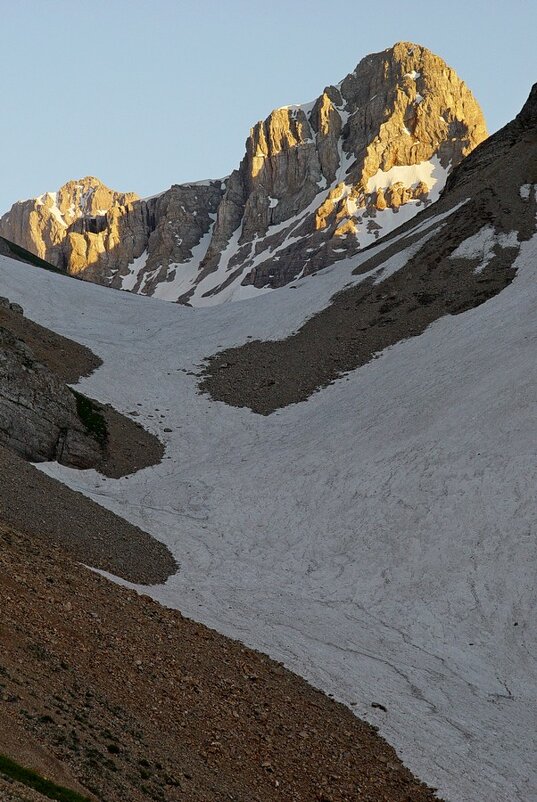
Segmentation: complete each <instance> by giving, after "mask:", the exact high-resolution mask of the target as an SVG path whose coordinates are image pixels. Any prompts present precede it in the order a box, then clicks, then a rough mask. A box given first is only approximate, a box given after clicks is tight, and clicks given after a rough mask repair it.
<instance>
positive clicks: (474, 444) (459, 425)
mask: <svg viewBox="0 0 537 802" xmlns="http://www.w3.org/2000/svg"><path fill="white" fill-rule="evenodd" d="M401 246H402V247H403V248H404V246H405V242H404V237H403V239H402V242H401ZM382 247H383V246H382V245H381V244H379V245H378V246H376V248H377V249H379V250H380V249H381V248H382ZM370 255H371V251H369V252H368V254H367V257H369V256H370ZM365 258H366V256H365V255H364V256H358V257H355V258H354V259H351V260H348V261H347V262H340V263H339V264H338V265H337V266H334V267H333V268H329V269H327V270H324V271H322V272H321V273H320V274H318V275H317V277H316V278H315V279H305V280H302V281H299V282H298V283H297V289H296V290H290V289H287V288H284V289H282V290H278V291H275V292H272V293H268V294H266V295H262V296H260V297H257V298H255V299H253V300H246V301H242V302H240V303H236V304H224V305H222V306H218V307H215V308H210V309H207V308H205V309H204V308H200V309H190V308H186V307H183V306H177V305H173V304H167V303H163V302H161V301H158V300H155V299H151V298H141V297H138V296H135V295H130V294H127V293H119V292H113V291H111V290H108V289H105V288H102V287H99V286H96V285H92V284H89V283H85V282H78V281H74V280H71V279H69V278H66V277H63V276H59V275H56V274H52V273H49V272H45V271H40V270H38V269H36V268H32V267H29V266H26V265H23V264H21V263H18V262H12V261H10V260H8V259H5V258H3V257H2V258H1V259H0V284H1V294H2V295H7V296H8V297H9V298H10V300H12V301H17V302H19V303H21V304H22V306H23V307H24V309H25V312H26V314H27V315H28V316H29V317H31V318H33V319H34V320H37V321H38V322H39V323H41V324H43V325H45V326H48V327H50V328H51V329H53V330H54V331H57V332H59V333H60V334H64V335H67V336H69V337H72V338H73V339H75V340H77V341H79V342H81V343H84V344H86V345H88V346H89V347H90V348H92V349H93V350H94V351H95V352H96V353H97V354H98V355H99V356H101V357H102V358H103V360H104V364H103V366H102V367H101V368H99V369H98V371H97V372H96V373H95V374H94V375H93V376H92V377H90V378H89V379H85V380H83V382H81V385H80V386H81V389H82V390H83V391H85V392H87V393H89V394H91V395H93V396H94V397H96V398H98V399H100V400H101V401H108V402H111V403H112V404H114V405H115V406H116V407H117V408H119V409H120V410H121V411H123V412H126V413H129V412H131V411H136V412H138V413H139V415H140V417H138V418H137V420H140V421H142V422H143V423H144V424H145V425H146V426H147V428H149V429H150V430H151V431H153V432H155V433H157V434H158V435H159V436H160V437H161V438H162V439H163V440H164V442H165V443H166V445H167V451H166V456H165V458H164V460H163V462H162V463H161V464H160V465H158V466H155V467H153V468H149V469H146V470H143V471H141V472H139V473H137V474H135V475H133V476H130V477H127V478H123V479H121V480H110V479H107V480H106V481H104V479H103V478H102V477H101V476H100V475H99V474H97V473H95V472H94V471H85V472H82V471H76V470H71V469H67V468H62V467H60V466H58V465H56V464H49V465H47V466H45V470H47V472H48V473H50V474H51V475H54V476H57V477H59V478H61V479H62V480H63V481H65V482H66V483H67V484H69V485H70V486H72V487H74V488H75V489H77V490H81V491H82V492H83V493H86V494H87V495H89V496H91V498H93V499H94V500H95V501H97V502H98V503H100V504H102V505H104V506H105V507H108V508H110V509H112V510H114V511H115V512H117V513H119V514H120V515H122V516H123V517H125V518H127V519H128V520H129V521H132V522H133V523H135V524H139V525H140V526H141V527H143V528H144V529H146V530H147V531H149V532H152V533H153V534H154V535H155V537H158V538H159V539H161V540H163V541H164V542H165V543H167V544H168V546H169V547H170V548H171V549H172V551H173V552H174V554H175V556H176V557H177V559H178V561H179V562H180V565H181V569H180V571H179V573H178V574H177V575H176V576H174V577H172V578H170V579H169V580H168V581H167V583H166V584H165V585H163V586H158V587H154V588H152V589H151V591H150V592H151V593H152V595H153V596H154V597H155V598H156V599H159V600H160V601H162V602H163V603H164V604H166V605H169V606H172V607H177V608H179V609H180V610H181V611H182V612H183V613H184V614H186V615H188V616H191V617H192V618H194V619H196V620H198V621H202V622H204V623H206V624H209V625H210V626H213V627H215V628H216V629H218V630H220V631H221V632H224V633H226V634H228V635H231V636H234V637H237V638H240V639H241V640H243V641H244V642H246V643H248V644H249V645H251V646H254V647H256V648H258V649H261V650H263V651H265V652H268V653H269V654H270V655H272V656H273V657H274V658H276V659H280V660H283V661H284V662H285V663H286V665H287V666H289V667H290V668H292V669H293V670H295V671H297V672H298V673H300V674H302V675H303V676H304V677H306V678H308V679H309V680H310V681H312V682H313V683H314V684H316V685H317V686H320V687H322V688H323V689H324V690H326V691H327V692H330V693H333V694H334V695H335V696H336V697H337V698H338V699H341V700H343V701H344V702H346V703H348V704H350V705H352V709H353V710H355V711H356V713H357V714H358V715H360V716H362V717H364V718H366V719H368V720H369V721H371V722H372V723H374V724H377V725H378V726H379V728H380V731H381V733H382V734H383V735H384V736H385V737H386V738H387V739H388V740H389V741H390V742H391V743H392V744H393V745H394V746H395V747H396V748H397V750H398V752H399V753H400V755H401V757H402V758H403V760H404V761H405V762H406V763H407V765H409V767H410V768H411V769H412V770H413V771H415V772H416V773H417V774H418V775H419V776H420V777H421V778H422V779H423V780H425V781H427V782H429V783H431V784H433V785H435V786H437V787H438V788H439V793H440V794H441V795H443V796H445V798H446V799H448V800H451V801H452V802H477V801H478V800H485V799H486V800H490V801H491V802H515V801H518V802H530V800H535V799H537V791H536V788H537V763H536V761H535V754H536V753H537V743H536V726H535V725H536V721H537V716H536V707H535V700H536V697H537V672H536V656H537V650H536V631H535V627H536V618H535V606H536V601H537V599H536V583H535V574H534V571H535V565H536V557H537V540H536V532H537V505H536V503H535V488H536V486H537V362H536V360H535V352H536V345H537V330H536V324H535V321H536V319H537V275H536V274H537V239H534V240H532V241H530V242H529V243H523V244H522V245H521V248H520V254H519V257H518V260H517V262H516V266H517V267H518V274H517V277H516V278H515V280H514V282H513V283H512V284H511V285H510V286H509V287H508V288H507V289H506V290H504V291H503V292H502V293H501V294H500V295H498V296H496V297H495V298H493V299H492V300H490V301H488V302H487V303H486V304H484V305H482V306H480V307H477V308H476V309H473V310H471V311H468V312H466V313H464V314H462V315H459V316H457V317H446V318H443V319H442V320H439V321H437V322H436V323H435V324H433V325H432V326H431V327H430V328H429V329H428V330H427V331H426V332H425V333H424V334H423V335H421V336H420V337H417V338H414V339H411V340H407V341H405V342H402V343H400V344H398V345H397V346H395V347H392V348H390V349H388V350H387V351H386V352H384V353H383V354H382V355H380V357H379V358H377V359H375V360H374V361H372V362H371V363H369V364H368V365H365V366H364V367H361V368H360V369H358V370H356V371H355V372H354V373H352V374H351V375H349V376H348V377H345V378H343V379H341V380H339V381H338V382H336V383H335V384H334V385H332V386H330V387H328V388H326V389H325V390H323V391H322V392H319V393H317V394H315V395H314V396H313V397H312V398H311V399H310V400H308V401H307V402H304V403H301V404H297V405H294V406H290V407H287V408H286V409H284V410H281V411H279V412H277V413H275V414H273V415H271V416H269V417H261V416H257V415H255V414H253V413H252V412H250V411H249V410H248V409H236V408H231V407H228V406H226V405H224V404H222V403H218V402H213V401H211V400H210V399H209V398H208V397H206V396H199V395H198V394H197V380H196V377H195V376H194V375H192V374H191V371H196V370H197V369H198V367H197V366H199V365H200V363H201V361H202V359H203V358H204V357H205V356H207V355H209V354H211V353H213V352H214V351H216V350H218V349H219V348H220V347H227V346H231V345H238V344H240V343H242V342H245V341H246V339H247V337H248V336H252V337H261V338H278V337H281V336H283V335H286V334H288V333H290V332H291V331H293V330H294V329H296V327H297V326H298V325H300V323H301V322H302V321H303V320H304V319H305V318H306V317H307V316H309V315H310V314H312V312H314V311H316V310H318V309H321V308H322V307H323V306H324V305H325V304H326V302H327V300H328V299H329V297H330V296H331V294H332V293H333V292H334V291H335V290H336V289H338V288H340V287H342V286H343V285H345V284H346V283H348V282H350V281H359V280H360V279H359V278H357V277H353V276H351V270H352V268H353V267H354V266H355V265H356V264H357V263H358V262H359V261H360V259H365ZM403 262H404V259H402V263H403ZM165 428H169V429H172V431H171V432H165V431H164V429H165ZM144 592H145V589H144ZM372 702H378V703H381V704H382V705H384V706H385V707H386V708H387V712H383V711H382V710H380V709H374V708H372V707H371V703H372Z"/></svg>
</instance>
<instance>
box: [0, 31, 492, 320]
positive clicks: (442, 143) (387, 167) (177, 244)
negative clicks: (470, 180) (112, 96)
mask: <svg viewBox="0 0 537 802" xmlns="http://www.w3.org/2000/svg"><path fill="white" fill-rule="evenodd" d="M486 135H487V132H486V127H485V123H484V120H483V116H482V113H481V110H480V108H479V106H478V104H477V102H476V100H475V99H474V97H473V95H472V93H471V92H470V90H469V89H468V88H467V86H466V85H465V84H464V82H463V81H461V80H460V79H459V78H458V76H457V75H456V73H455V72H454V71H453V70H452V69H451V68H450V67H448V66H447V64H446V63H445V62H444V61H443V60H442V59H441V58H439V57H438V56H435V55H434V54H433V53H431V52H430V51H429V50H427V49H426V48H423V47H420V46H418V45H415V44H410V43H406V42H400V43H398V44H396V45H394V46H393V47H392V48H389V49H388V50H385V51H383V52H381V53H376V54H373V55H370V56H367V57H366V58H365V59H363V60H362V61H361V62H360V63H359V64H358V66H357V67H356V69H355V70H354V72H352V73H351V74H350V75H348V76H347V77H346V78H345V79H344V80H343V81H342V82H341V83H340V84H337V85H335V86H329V87H327V88H326V89H325V90H324V91H323V93H322V94H321V95H320V97H319V98H317V99H316V100H315V101H314V102H313V103H309V104H306V105H302V106H300V105H298V106H287V107H283V108H280V109H276V110H275V111H273V112H272V113H271V114H270V115H269V116H268V117H267V119H266V120H265V121H263V122H259V123H257V124H256V125H255V126H254V127H253V128H252V130H251V132H250V136H249V137H248V140H247V142H246V152H245V156H244V158H243V160H242V162H241V164H240V166H239V168H238V169H237V170H235V171H233V172H232V173H231V175H230V176H229V177H228V178H227V179H226V180H225V181H220V180H218V181H204V182H199V183H197V184H188V185H179V186H173V187H172V188H171V189H170V190H168V191H167V192H164V193H163V194H162V195H160V196H157V197H154V198H149V199H145V200H140V199H137V197H136V196H135V195H133V194H132V193H131V194H120V193H116V192H113V191H112V190H109V189H108V188H106V187H104V185H102V184H101V183H100V182H98V181H97V180H96V179H93V178H86V179H83V180H82V181H79V182H70V183H69V184H66V185H65V187H62V189H61V190H60V191H59V192H58V193H57V194H55V195H54V194H48V195H44V196H41V197H40V198H38V199H37V200H35V201H26V202H24V203H19V204H15V206H14V207H13V208H12V209H11V211H10V212H9V213H8V214H7V215H5V216H4V217H3V218H2V219H1V220H0V235H2V236H5V237H6V238H7V239H10V240H12V241H14V242H16V243H18V244H20V245H23V247H25V248H28V249H29V250H31V251H32V252H34V253H36V254H37V255H38V256H41V257H42V258H45V259H47V260H48V261H50V262H52V263H53V264H56V265H57V266H59V267H60V268H62V269H64V270H66V271H67V272H69V273H72V274H76V275H79V276H81V277H83V278H87V279H90V280H92V281H97V282H99V283H103V284H108V285H111V286H113V287H117V288H121V289H127V290H131V291H134V292H138V293H143V294H147V295H155V296H157V297H161V298H166V299H168V300H173V301H177V300H179V301H180V302H183V303H191V304H193V305H204V304H212V303H219V302H221V301H224V300H230V299H235V298H240V297H247V296H249V295H252V294H255V292H256V290H260V289H266V288H275V287H279V286H282V285H284V284H286V283H289V282H290V281H292V280H294V279H296V278H297V277H299V276H303V275H308V274H310V273H313V272H315V271H317V270H319V269H321V268H323V267H326V266H327V265H330V264H332V263H333V262H335V261H337V260H338V259H342V258H345V257H346V256H348V255H351V254H354V253H355V252H356V251H358V250H360V249H361V248H364V247H366V246H367V245H369V244H370V243H372V242H374V241H375V240H376V239H378V238H379V237H381V236H383V235H384V234H386V233H387V232H389V231H391V230H393V228H395V227H397V226H398V225H399V224H400V223H402V222H404V221H406V220H408V219H409V218H410V217H411V216H412V215H413V214H415V213H416V212H417V211H418V210H419V209H420V208H423V207H424V206H426V205H427V204H429V203H430V202H432V201H433V200H435V199H436V198H437V197H438V195H439V192H440V190H441V189H442V187H443V185H444V182H445V180H446V177H447V175H448V174H449V172H450V170H451V169H452V168H453V167H454V166H456V165H457V164H459V162H460V161H461V160H462V159H463V158H464V157H465V156H466V155H468V154H469V153H470V152H471V151H472V149H473V148H474V147H475V146H476V145H478V144H479V143H480V142H481V141H482V140H483V139H485V137H486Z"/></svg>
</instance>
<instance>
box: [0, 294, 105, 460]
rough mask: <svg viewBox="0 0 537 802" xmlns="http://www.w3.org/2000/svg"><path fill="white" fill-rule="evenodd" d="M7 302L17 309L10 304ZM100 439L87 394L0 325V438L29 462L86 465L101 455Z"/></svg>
mask: <svg viewBox="0 0 537 802" xmlns="http://www.w3.org/2000/svg"><path fill="white" fill-rule="evenodd" d="M0 302H1V303H2V304H4V305H5V304H8V305H9V302H8V301H7V300H6V299H4V298H2V299H0ZM10 308H11V310H12V311H14V312H17V313H22V310H21V309H20V307H18V308H17V305H16V304H15V305H14V304H11V305H10ZM105 441H106V429H105V428H104V421H103V419H102V417H100V416H99V415H98V414H96V413H95V412H94V411H93V409H92V404H91V402H90V401H89V399H86V398H85V397H83V396H79V395H76V394H75V393H74V392H73V391H71V390H70V389H69V388H68V387H67V386H66V385H65V384H64V383H63V382H62V381H61V380H60V378H59V377H58V376H57V375H56V374H54V373H52V371H50V370H48V368H46V367H45V366H44V365H42V364H40V363H39V362H38V361H37V360H36V359H35V357H34V354H33V352H32V351H31V349H30V348H28V346H27V345H25V343H23V342H22V341H21V340H18V339H17V338H16V337H14V336H13V335H12V334H11V333H10V332H9V331H8V330H7V329H5V328H3V327H0V444H2V445H5V446H7V447H8V448H9V449H10V450H12V451H14V452H15V453H16V454H19V455H20V456H23V457H25V458H26V459H29V460H31V461H32V462H43V461H49V460H57V461H58V462H61V463H62V464H64V465H71V466H74V467H77V468H90V467H94V466H96V465H98V464H99V462H100V461H101V459H102V457H103V453H104V448H105Z"/></svg>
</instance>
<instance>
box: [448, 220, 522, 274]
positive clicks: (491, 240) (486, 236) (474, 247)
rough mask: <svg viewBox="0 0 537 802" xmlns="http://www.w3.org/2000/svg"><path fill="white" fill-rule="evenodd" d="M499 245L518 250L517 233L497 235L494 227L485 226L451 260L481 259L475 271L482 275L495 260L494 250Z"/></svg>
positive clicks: (467, 240) (460, 246)
mask: <svg viewBox="0 0 537 802" xmlns="http://www.w3.org/2000/svg"><path fill="white" fill-rule="evenodd" d="M497 245H499V246H500V247H501V248H516V247H519V246H520V243H519V241H518V236H517V232H516V231H510V232H509V233H508V234H501V233H496V231H495V230H494V228H493V226H483V228H481V229H480V230H479V231H478V232H477V234H474V235H473V236H472V237H468V239H465V240H464V241H463V242H461V244H460V245H459V246H458V248H456V249H455V250H454V251H453V253H452V254H451V256H450V258H451V259H472V260H473V259H479V260H480V262H479V264H478V266H477V267H476V269H475V272H476V273H482V272H483V270H484V269H485V268H486V266H487V265H488V264H489V263H490V262H491V261H492V259H493V258H494V255H495V254H494V249H495V248H496V246H497Z"/></svg>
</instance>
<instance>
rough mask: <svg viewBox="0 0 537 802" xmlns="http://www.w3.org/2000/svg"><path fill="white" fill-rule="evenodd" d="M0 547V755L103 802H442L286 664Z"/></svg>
mask: <svg viewBox="0 0 537 802" xmlns="http://www.w3.org/2000/svg"><path fill="white" fill-rule="evenodd" d="M0 544H1V547H0V567H1V570H0V596H1V598H2V599H3V606H2V619H1V621H0V692H1V699H2V701H1V704H0V754H2V753H3V754H8V755H9V756H10V757H12V758H14V759H16V760H17V762H20V763H22V764H23V765H26V766H29V767H31V768H33V769H34V770H36V771H38V772H39V773H40V774H42V775H44V776H47V777H49V778H50V779H52V780H54V781H55V782H57V783H58V784H60V785H63V786H66V787H68V788H71V789H73V790H77V791H78V792H80V793H82V794H83V795H84V796H86V797H89V798H90V799H91V800H97V799H98V800H107V802H124V801H125V800H129V802H152V800H155V801H157V800H158V802H163V800H166V802H175V800H185V799H188V800H189V802H197V801H198V800H199V802H213V801H214V802H221V800H224V799H228V800H236V801H237V802H239V801H240V802H268V800H282V799H285V800H286V802H287V801H288V802H292V800H296V801H297V802H298V800H303V802H313V800H323V801H324V802H343V800H346V801H347V802H357V800H363V802H408V800H410V799H412V800H413V802H432V800H433V799H435V798H436V797H435V796H434V794H433V792H432V791H431V790H430V789H428V788H426V787H425V786H424V785H422V784H420V783H419V782H417V781H416V780H415V779H414V778H413V777H412V775H411V774H410V772H408V771H407V770H406V769H405V768H404V767H403V766H402V764H401V763H400V761H399V759H398V758H397V756H396V754H395V752H394V751H393V749H391V747H389V746H388V744H387V743H386V742H385V741H383V740H382V739H381V738H380V737H379V736H378V735H377V734H376V732H375V730H374V728H373V727H371V726H370V725H368V724H365V723H363V722H361V721H360V720H359V719H357V718H356V717H355V716H353V714H352V713H351V712H350V710H348V709H346V708H344V707H343V706H342V705H339V704H336V703H335V702H332V701H331V700H330V699H328V697H326V696H324V695H323V694H321V693H320V692H318V691H315V690H313V689H312V688H311V687H310V686H308V685H307V684H306V683H305V682H304V681H303V680H301V679H299V678H298V677H297V676H295V675H293V674H291V673H290V672H288V671H286V670H285V669H284V668H283V667H282V666H281V665H279V664H278V663H276V662H274V661H271V660H269V659H268V658H266V657H264V656H263V655H260V654H258V653H256V652H253V651H252V650H250V649H247V648H245V647H244V646H242V645H241V644H240V643H238V642H235V641H231V640H229V639H227V638H225V637H223V636H221V635H218V634H217V633H216V632H213V631H211V630H209V629H206V628H205V627H203V626H200V625H198V624H195V623H193V622H192V621H189V620H187V619H185V618H183V617H182V616H181V615H180V614H178V613H176V612H173V611H170V610H166V609H165V608H163V607H161V606H159V605H158V604H156V603H155V602H153V601H151V600H150V599H148V598H147V597H139V596H138V595H137V594H135V593H134V592H132V591H128V590H126V589H123V588H120V587H117V586H114V585H112V584H111V583H109V582H108V581H107V580H105V579H103V578H101V577H99V576H97V575H95V574H92V573H91V572H90V571H88V570H87V569H84V568H82V567H80V566H78V565H76V564H74V563H72V562H71V561H69V560H68V559H66V557H65V556H64V555H63V554H62V553H61V552H60V551H58V550H57V549H53V548H51V547H49V546H47V545H46V544H45V543H44V542H43V541H42V540H39V539H35V538H30V537H28V536H25V535H23V534H21V533H19V532H16V531H14V530H12V529H9V528H6V527H5V526H3V525H1V524H0ZM3 787H5V786H3V785H2V771H1V767H0V794H1V793H2V788H3ZM7 787H8V789H9V785H8V786H7ZM16 791H17V788H16V787H15V789H14V790H13V798H14V799H21V798H22V799H25V798H27V797H25V796H24V795H23V794H22V791H21V795H20V796H16V795H15V794H16ZM5 798H6V797H5V796H2V799H5ZM8 798H11V797H8ZM30 798H32V799H33V798H35V797H30ZM37 798H38V799H40V798H41V797H37Z"/></svg>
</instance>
